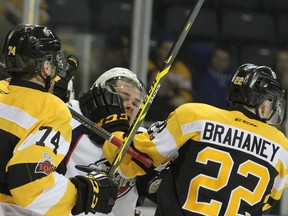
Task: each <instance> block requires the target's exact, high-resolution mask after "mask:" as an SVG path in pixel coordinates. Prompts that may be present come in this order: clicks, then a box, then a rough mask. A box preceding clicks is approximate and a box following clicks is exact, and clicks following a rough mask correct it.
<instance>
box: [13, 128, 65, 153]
mask: <svg viewBox="0 0 288 216" xmlns="http://www.w3.org/2000/svg"><path fill="white" fill-rule="evenodd" d="M45 133H46V130H45V129H43V130H38V131H37V132H36V133H35V134H29V136H28V137H27V138H26V139H25V141H24V142H23V143H22V144H21V145H20V146H19V147H18V148H17V149H15V151H16V150H23V149H25V148H27V147H29V146H31V145H34V144H35V143H36V142H37V141H39V140H40V139H41V138H42V137H43V136H44V134H45ZM56 133H57V132H55V131H54V130H52V131H51V132H50V133H49V135H48V136H47V137H46V139H45V146H47V147H49V148H51V149H52V151H53V150H54V149H55V145H53V144H51V140H52V138H53V137H54V136H55V134H56ZM59 143H61V145H59V146H58V148H57V154H58V155H59V154H63V155H65V154H66V153H67V152H68V150H69V146H70V143H69V142H67V141H66V140H65V139H64V138H63V137H62V136H60V139H59Z"/></svg>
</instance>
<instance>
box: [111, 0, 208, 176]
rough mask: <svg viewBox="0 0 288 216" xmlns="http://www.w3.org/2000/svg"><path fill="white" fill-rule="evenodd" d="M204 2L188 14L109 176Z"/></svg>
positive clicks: (118, 161)
mask: <svg viewBox="0 0 288 216" xmlns="http://www.w3.org/2000/svg"><path fill="white" fill-rule="evenodd" d="M203 3H204V0H198V1H197V3H196V6H195V7H194V9H193V10H191V11H190V13H189V15H188V16H187V20H186V23H185V25H184V27H183V29H182V31H181V32H180V33H179V35H178V38H177V40H176V41H175V42H174V44H173V46H172V48H171V50H170V52H169V54H168V56H167V58H166V60H165V61H164V64H163V66H162V69H161V70H160V71H159V72H158V73H157V75H156V77H155V80H154V82H153V83H152V85H151V88H150V90H149V91H148V94H147V95H146V97H145V99H144V101H143V103H142V104H141V107H140V109H139V111H138V113H137V115H136V117H135V119H134V121H133V123H132V126H131V127H130V129H129V131H128V132H127V133H126V134H125V136H124V140H123V144H122V146H121V148H119V150H118V152H117V154H116V156H115V158H114V161H113V162H112V164H111V167H110V169H109V171H108V176H113V175H114V174H115V173H116V171H117V170H118V168H119V165H120V163H121V161H122V159H123V157H124V155H125V154H126V152H127V150H128V148H129V146H130V144H131V142H132V139H133V137H134V136H135V134H136V132H137V130H138V128H139V126H140V123H141V121H142V120H143V119H144V118H145V116H146V113H147V111H148V109H149V108H150V106H151V104H152V102H153V99H154V98H155V96H156V94H157V92H158V90H159V88H160V87H161V81H162V78H163V77H164V76H165V75H166V74H167V73H168V71H169V69H170V67H171V65H172V64H173V62H174V59H175V57H176V55H177V53H178V51H179V49H180V47H181V46H182V43H183V41H184V39H185V38H186V36H187V34H188V32H189V29H190V28H191V25H192V24H193V22H194V20H195V19H196V16H197V15H198V13H199V11H200V9H201V7H202V4H203Z"/></svg>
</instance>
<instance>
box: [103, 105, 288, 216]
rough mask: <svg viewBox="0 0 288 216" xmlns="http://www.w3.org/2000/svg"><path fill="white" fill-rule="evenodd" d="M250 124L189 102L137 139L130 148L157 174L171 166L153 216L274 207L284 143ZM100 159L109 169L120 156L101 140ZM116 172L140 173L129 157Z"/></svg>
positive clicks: (287, 164) (286, 156)
mask: <svg viewBox="0 0 288 216" xmlns="http://www.w3.org/2000/svg"><path fill="white" fill-rule="evenodd" d="M240 110H241V111H240ZM244 113H245V114H244ZM255 117H256V116H255V115H254V114H252V113H250V112H249V111H247V110H246V111H244V109H243V108H242V109H241V108H240V107H239V108H235V109H233V110H229V111H227V110H222V109H218V108H215V107H212V106H210V105H205V104H198V103H188V104H185V105H182V106H180V107H179V108H177V109H176V110H175V111H174V112H172V113H171V114H170V116H169V118H168V120H167V121H165V122H158V123H155V124H153V125H152V126H151V127H150V128H149V130H148V132H144V133H142V134H136V135H135V137H134V139H133V145H134V147H135V148H136V149H138V150H139V151H141V152H143V153H146V154H147V155H148V156H149V157H151V158H152V159H153V161H154V162H153V164H154V166H155V167H156V166H158V165H160V164H162V163H165V162H166V161H168V160H170V159H174V160H173V162H172V165H171V167H170V169H169V172H168V174H167V175H166V176H165V177H164V180H163V181H162V183H161V185H160V188H159V190H158V199H157V210H156V215H157V216H158V215H159V216H160V215H162V216H175V215H177V216H184V215H185V216H191V215H193V216H194V215H219V216H220V215H221V216H222V215H226V216H231V215H262V211H265V210H267V209H269V208H270V207H271V205H272V204H273V203H274V202H275V201H277V200H279V199H280V197H281V195H282V191H283V189H284V188H286V187H287V186H288V141H287V139H286V137H285V136H284V134H283V133H282V132H280V131H279V130H277V129H276V128H275V127H273V126H271V125H268V124H266V123H264V122H261V121H260V120H256V119H255ZM122 134H123V133H120V132H116V133H115V134H114V135H116V136H117V137H119V138H121V136H122ZM103 152H104V155H105V156H106V157H107V158H108V159H109V161H110V162H112V161H113V158H114V156H115V154H116V152H117V149H116V148H115V147H114V146H113V145H112V144H110V143H109V142H108V141H106V142H105V144H104V146H103ZM119 170H120V172H121V173H122V174H123V175H125V176H126V177H133V176H135V175H142V174H144V170H143V169H141V168H140V167H139V166H138V165H137V163H136V162H134V161H133V160H132V159H131V156H129V155H126V156H125V158H124V159H123V162H122V163H121V165H120V168H119Z"/></svg>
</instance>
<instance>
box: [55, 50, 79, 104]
mask: <svg viewBox="0 0 288 216" xmlns="http://www.w3.org/2000/svg"><path fill="white" fill-rule="evenodd" d="M78 65H79V62H78V59H77V58H76V57H75V56H72V55H70V56H68V57H67V62H66V63H64V66H63V69H60V68H59V70H58V71H57V75H56V78H55V86H54V90H53V94H54V95H56V96H57V97H59V98H60V99H61V100H62V101H64V102H65V103H67V102H68V101H69V92H68V83H69V81H70V80H71V79H72V78H73V76H74V74H75V71H76V70H77V68H78Z"/></svg>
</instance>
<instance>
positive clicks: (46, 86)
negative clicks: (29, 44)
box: [37, 70, 51, 91]
mask: <svg viewBox="0 0 288 216" xmlns="http://www.w3.org/2000/svg"><path fill="white" fill-rule="evenodd" d="M37 74H38V75H39V76H40V77H41V79H42V80H43V81H44V83H45V90H47V91H48V90H49V88H50V86H51V77H50V75H49V76H47V77H45V76H44V75H43V74H42V72H41V70H38V71H37Z"/></svg>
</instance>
